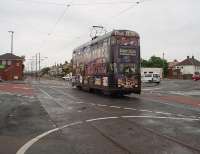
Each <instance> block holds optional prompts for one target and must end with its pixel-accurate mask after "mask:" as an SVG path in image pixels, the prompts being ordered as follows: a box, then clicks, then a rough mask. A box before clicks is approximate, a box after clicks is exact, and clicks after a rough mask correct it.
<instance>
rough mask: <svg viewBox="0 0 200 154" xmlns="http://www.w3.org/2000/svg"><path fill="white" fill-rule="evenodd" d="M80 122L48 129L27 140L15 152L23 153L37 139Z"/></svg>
mask: <svg viewBox="0 0 200 154" xmlns="http://www.w3.org/2000/svg"><path fill="white" fill-rule="evenodd" d="M81 123H82V122H81V121H80V122H74V123H71V124H67V125H64V126H62V127H58V128H55V129H52V130H49V131H47V132H45V133H43V134H41V135H39V136H37V137H35V138H33V139H31V140H30V141H28V142H27V143H26V144H24V145H23V146H22V147H21V148H20V149H19V150H18V151H17V153H16V154H24V153H25V152H26V151H27V150H28V149H29V148H30V147H31V146H32V145H33V144H34V143H36V142H37V141H38V140H40V139H41V138H43V137H45V136H47V135H49V134H51V133H53V132H56V131H59V130H61V129H64V128H66V127H69V126H74V125H78V124H81Z"/></svg>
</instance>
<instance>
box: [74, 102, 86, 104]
mask: <svg viewBox="0 0 200 154" xmlns="http://www.w3.org/2000/svg"><path fill="white" fill-rule="evenodd" d="M76 104H85V103H84V102H76Z"/></svg>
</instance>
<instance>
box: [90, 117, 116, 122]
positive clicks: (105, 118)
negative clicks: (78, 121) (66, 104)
mask: <svg viewBox="0 0 200 154" xmlns="http://www.w3.org/2000/svg"><path fill="white" fill-rule="evenodd" d="M117 118H119V117H104V118H96V119H89V120H86V122H91V121H98V120H107V119H117Z"/></svg>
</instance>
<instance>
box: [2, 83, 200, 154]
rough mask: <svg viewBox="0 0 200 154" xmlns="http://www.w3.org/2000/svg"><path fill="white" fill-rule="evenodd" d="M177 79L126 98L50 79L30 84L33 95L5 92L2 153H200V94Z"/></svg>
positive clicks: (144, 89) (3, 99)
mask: <svg viewBox="0 0 200 154" xmlns="http://www.w3.org/2000/svg"><path fill="white" fill-rule="evenodd" d="M171 82H175V81H165V82H163V83H162V84H161V85H158V86H153V87H151V86H146V87H144V88H143V94H142V95H141V96H137V95H130V96H124V97H121V98H111V97H107V96H103V95H98V94H93V93H87V92H84V91H80V90H77V89H75V88H72V87H71V86H70V84H69V83H67V82H62V81H48V80H46V81H44V80H42V81H40V82H38V81H30V82H29V83H28V84H26V85H28V86H30V87H31V88H32V90H33V91H32V95H30V92H29V93H28V94H26V93H25V94H17V93H16V94H13V93H11V92H5V91H1V92H0V95H1V96H0V105H1V108H0V110H1V112H0V113H1V114H2V115H1V125H2V127H0V128H1V129H0V153H5V154H7V153H17V154H24V153H26V154H36V153H37V154H45V153H48V154H66V153H67V154H68V153H69V154H102V153H104V154H146V153H148V154H151V153H152V154H168V153H169V154H179V153H180V154H190V153H191V154H197V153H200V112H199V111H200V107H199V105H198V104H200V101H199V100H200V99H199V95H195V96H194V95H189V94H188V93H187V95H179V94H177V93H173V94H172V91H176V92H177V91H181V90H182V91H183V90H185V93H186V92H187V91H186V88H184V89H183V87H182V86H183V84H182V83H180V85H179V84H175V85H176V87H173V88H172V87H171V86H169V85H170V84H171V85H173V86H174V84H173V83H171ZM191 83H192V82H190V83H187V86H188V87H190V86H189V85H191ZM195 85H196V83H195ZM185 86H186V85H185ZM197 88H198V87H197ZM22 89H23V88H22ZM25 89H26V88H25ZM192 90H196V89H195V88H194V86H193V87H191V89H189V91H192ZM19 91H20V90H19ZM166 98H168V99H166ZM183 100H184V103H183ZM191 102H192V104H191ZM13 108H14V109H13ZM10 115H11V116H10ZM2 145H4V146H2ZM1 146H2V147H4V148H2V147H1Z"/></svg>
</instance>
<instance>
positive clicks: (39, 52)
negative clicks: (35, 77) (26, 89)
mask: <svg viewBox="0 0 200 154" xmlns="http://www.w3.org/2000/svg"><path fill="white" fill-rule="evenodd" d="M38 56H39V80H40V60H41V59H40V52H39V53H38Z"/></svg>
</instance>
